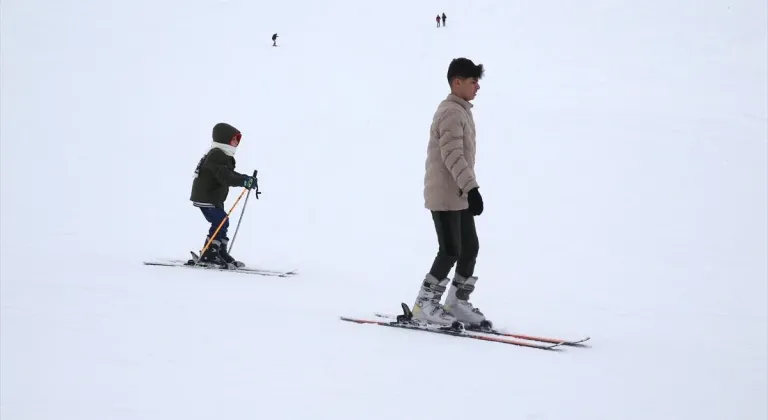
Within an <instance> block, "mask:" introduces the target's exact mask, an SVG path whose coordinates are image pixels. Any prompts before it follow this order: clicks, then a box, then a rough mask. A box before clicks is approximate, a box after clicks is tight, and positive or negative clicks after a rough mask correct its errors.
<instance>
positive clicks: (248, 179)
mask: <svg viewBox="0 0 768 420" xmlns="http://www.w3.org/2000/svg"><path fill="white" fill-rule="evenodd" d="M254 184H255V181H254V178H253V177H252V176H248V175H245V176H244V178H243V187H245V188H247V189H249V190H250V189H251V188H253V186H254Z"/></svg>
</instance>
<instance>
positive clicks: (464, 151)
mask: <svg viewBox="0 0 768 420" xmlns="http://www.w3.org/2000/svg"><path fill="white" fill-rule="evenodd" d="M484 72H485V70H484V69H483V65H482V64H478V65H475V64H474V63H473V62H472V61H471V60H469V59H466V58H456V59H454V60H452V61H451V63H450V65H449V66H448V83H449V86H450V90H451V93H450V94H449V95H448V96H447V97H446V98H445V99H444V100H443V101H442V102H440V104H439V106H438V107H437V111H436V112H435V114H434V116H433V119H432V125H431V127H430V137H429V143H428V147H427V158H426V164H425V169H426V174H425V176H424V200H425V207H426V208H427V209H429V210H430V212H431V214H432V220H433V222H434V227H435V230H436V232H437V242H438V252H437V255H436V257H435V259H434V261H433V263H432V267H431V269H430V270H429V273H427V275H426V277H425V278H424V280H423V282H422V284H421V287H420V289H419V293H418V295H417V297H416V302H415V303H414V305H413V309H412V312H413V317H414V318H415V319H421V320H425V321H430V322H434V323H438V324H444V325H451V324H452V323H453V322H454V321H460V322H462V323H464V324H471V325H474V324H480V323H481V322H482V321H484V320H485V316H484V315H483V313H482V312H480V310H478V309H477V308H475V307H473V305H472V304H471V303H470V302H469V296H470V294H471V293H472V291H473V290H474V288H475V282H477V277H475V276H473V274H474V271H475V261H476V258H477V254H478V249H479V242H478V239H477V232H476V230H475V219H474V218H475V216H479V215H480V214H482V212H483V199H482V197H481V196H480V191H479V189H478V188H479V185H478V183H477V179H476V178H475V150H476V149H475V122H474V118H473V116H472V107H473V105H472V104H470V102H469V101H471V100H473V99H474V98H475V95H476V94H477V91H478V89H480V85H479V84H478V81H479V80H480V79H481V78H482V77H483V74H484ZM454 264H456V270H455V275H454V277H453V282H452V283H451V287H450V290H448V294H447V296H446V300H445V305H441V304H440V299H441V298H442V295H443V293H444V292H445V290H446V286H447V285H448V282H449V281H450V280H449V279H448V273H449V272H450V271H451V269H452V268H453V266H454Z"/></svg>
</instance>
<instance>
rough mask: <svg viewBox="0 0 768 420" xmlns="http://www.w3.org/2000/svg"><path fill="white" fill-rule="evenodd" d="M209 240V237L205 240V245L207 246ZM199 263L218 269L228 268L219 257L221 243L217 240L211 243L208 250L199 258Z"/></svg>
mask: <svg viewBox="0 0 768 420" xmlns="http://www.w3.org/2000/svg"><path fill="white" fill-rule="evenodd" d="M209 240H210V237H207V238H205V243H206V244H207V243H208V241H209ZM203 246H205V245H203ZM200 263H201V264H204V265H208V266H213V267H218V268H229V266H228V265H227V262H226V261H225V260H224V259H223V258H222V257H221V242H219V240H213V241H211V244H210V245H208V249H206V250H205V252H204V253H203V255H201V256H200Z"/></svg>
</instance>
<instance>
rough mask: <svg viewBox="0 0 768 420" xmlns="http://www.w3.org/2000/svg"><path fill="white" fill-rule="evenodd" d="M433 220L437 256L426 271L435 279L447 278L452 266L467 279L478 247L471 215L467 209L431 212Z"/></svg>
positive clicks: (472, 268) (473, 218)
mask: <svg viewBox="0 0 768 420" xmlns="http://www.w3.org/2000/svg"><path fill="white" fill-rule="evenodd" d="M432 220H433V221H434V223H435V232H436V233H437V243H438V245H439V248H438V251H437V256H436V257H435V261H434V262H433V263H432V269H430V270H429V273H430V274H432V275H433V276H434V277H435V278H436V279H438V280H442V279H444V278H446V277H448V273H449V272H450V271H451V268H453V266H454V264H455V265H456V274H458V275H460V276H462V277H464V278H469V277H471V276H472V274H474V272H475V261H476V260H477V253H478V251H479V249H480V243H479V242H478V240H477V231H476V230H475V216H473V215H472V213H470V212H469V210H459V211H433V212H432Z"/></svg>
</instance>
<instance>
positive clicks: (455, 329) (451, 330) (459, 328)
mask: <svg viewBox="0 0 768 420" xmlns="http://www.w3.org/2000/svg"><path fill="white" fill-rule="evenodd" d="M401 305H402V307H403V312H404V314H403V315H399V316H398V317H397V319H396V320H394V321H392V320H389V321H383V320H376V319H364V318H352V317H346V316H341V317H340V318H341V320H342V321H348V322H354V323H357V324H370V325H379V326H383V327H393V328H402V329H407V330H413V331H424V332H431V333H436V334H444V335H450V336H454V337H462V338H470V339H474V340H483V341H491V342H495V343H502V344H511V345H516V346H521V347H528V348H534V349H540V350H553V351H556V350H560V349H559V348H558V347H559V346H560V345H562V343H547V344H539V343H534V342H531V341H525V340H518V339H515V338H506V337H496V336H489V335H481V334H475V333H473V332H470V331H468V330H466V329H464V328H463V325H462V324H461V323H458V322H457V323H455V324H454V325H453V326H450V327H446V326H437V325H433V324H421V323H418V322H416V321H414V320H413V319H412V315H413V314H412V313H411V310H410V309H409V308H408V305H406V304H405V303H401Z"/></svg>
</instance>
